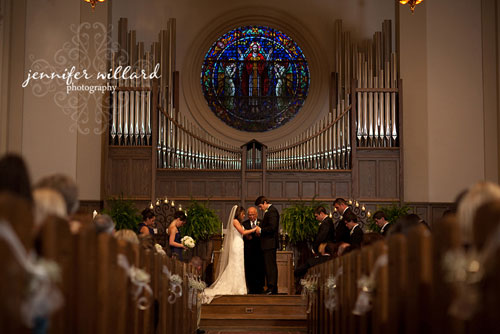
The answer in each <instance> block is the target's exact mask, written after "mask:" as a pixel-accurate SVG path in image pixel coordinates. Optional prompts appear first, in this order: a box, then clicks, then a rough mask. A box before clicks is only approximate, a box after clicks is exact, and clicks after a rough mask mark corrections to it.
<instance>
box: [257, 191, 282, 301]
mask: <svg viewBox="0 0 500 334" xmlns="http://www.w3.org/2000/svg"><path fill="white" fill-rule="evenodd" d="M255 205H256V206H258V207H259V209H261V210H262V211H263V212H264V219H263V220H262V223H261V224H260V226H259V227H257V231H256V232H257V234H258V235H260V244H261V248H262V253H263V255H264V268H265V272H266V281H267V291H266V294H268V295H271V294H273V295H276V294H278V266H277V265H276V250H277V248H278V246H279V236H278V228H279V223H280V214H279V213H278V210H277V209H276V208H275V207H274V206H272V204H271V203H269V202H268V200H267V198H265V197H264V196H259V197H258V198H257V199H256V200H255Z"/></svg>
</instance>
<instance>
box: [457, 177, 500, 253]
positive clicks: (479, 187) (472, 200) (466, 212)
mask: <svg viewBox="0 0 500 334" xmlns="http://www.w3.org/2000/svg"><path fill="white" fill-rule="evenodd" d="M499 199H500V187H499V186H498V185H497V184H494V183H491V182H479V183H476V184H475V185H473V186H472V187H471V188H470V189H469V190H468V191H467V193H466V194H465V195H464V196H463V197H462V198H461V200H460V202H459V204H458V211H457V218H458V220H457V221H458V224H459V225H460V227H461V231H462V239H463V240H464V242H465V243H466V244H471V243H472V240H471V236H472V235H473V233H472V229H473V219H474V215H475V214H476V210H477V208H479V207H480V206H481V205H483V204H484V203H487V202H491V201H495V200H499Z"/></svg>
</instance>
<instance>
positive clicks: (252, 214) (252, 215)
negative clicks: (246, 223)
mask: <svg viewBox="0 0 500 334" xmlns="http://www.w3.org/2000/svg"><path fill="white" fill-rule="evenodd" d="M247 216H248V219H250V221H255V220H257V216H258V213H257V208H255V207H254V206H251V207H249V208H248V209H247Z"/></svg>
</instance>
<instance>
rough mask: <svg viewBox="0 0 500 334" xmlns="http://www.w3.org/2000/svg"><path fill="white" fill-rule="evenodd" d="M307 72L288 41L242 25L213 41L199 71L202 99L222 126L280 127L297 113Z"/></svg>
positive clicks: (299, 53) (300, 54)
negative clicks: (223, 123)
mask: <svg viewBox="0 0 500 334" xmlns="http://www.w3.org/2000/svg"><path fill="white" fill-rule="evenodd" d="M309 82H310V76H309V67H308V64H307V61H306V57H305V56H304V54H303V52H302V49H301V48H300V47H299V46H298V45H297V43H295V42H294V41H293V40H292V39H291V38H290V37H288V36H287V35H285V34H284V33H282V32H281V31H279V30H276V29H273V28H270V27H267V26H242V27H238V28H236V29H233V30H230V31H228V32H227V33H225V34H224V35H222V36H221V37H219V38H218V39H217V41H216V42H214V43H213V44H212V46H211V47H210V49H209V51H208V52H207V53H206V55H205V58H204V61H203V65H202V69H201V87H202V90H203V95H204V97H205V99H206V101H207V103H208V106H209V107H210V109H211V110H212V112H213V113H214V114H215V115H216V116H217V117H218V118H219V119H221V120H222V121H224V122H225V123H226V124H227V125H229V126H231V127H233V128H235V129H237V130H240V131H248V132H263V131H268V130H272V129H275V128H278V127H280V126H281V125H283V124H285V123H287V122H288V121H289V120H291V119H292V118H293V117H294V116H295V115H296V114H297V113H298V112H299V110H300V109H301V107H302V105H303V104H304V101H305V99H306V97H307V93H308V90H309Z"/></svg>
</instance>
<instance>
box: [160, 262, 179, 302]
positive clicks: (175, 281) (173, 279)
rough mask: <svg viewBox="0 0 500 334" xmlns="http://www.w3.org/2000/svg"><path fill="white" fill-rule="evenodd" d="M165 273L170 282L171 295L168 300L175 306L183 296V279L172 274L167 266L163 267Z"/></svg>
mask: <svg viewBox="0 0 500 334" xmlns="http://www.w3.org/2000/svg"><path fill="white" fill-rule="evenodd" d="M163 273H164V274H165V275H166V276H167V278H168V280H169V282H170V289H169V291H170V295H169V296H168V299H167V300H168V302H169V303H170V304H173V303H175V301H176V300H177V298H179V297H181V296H182V278H181V277H180V276H179V275H177V274H172V273H170V270H168V268H167V266H163Z"/></svg>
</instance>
